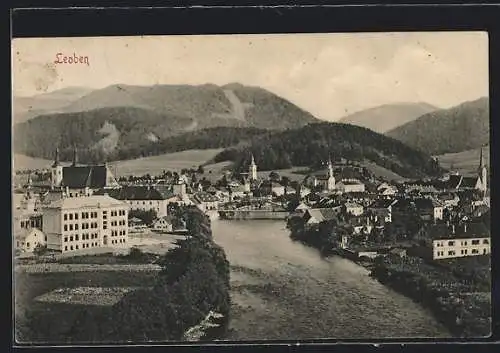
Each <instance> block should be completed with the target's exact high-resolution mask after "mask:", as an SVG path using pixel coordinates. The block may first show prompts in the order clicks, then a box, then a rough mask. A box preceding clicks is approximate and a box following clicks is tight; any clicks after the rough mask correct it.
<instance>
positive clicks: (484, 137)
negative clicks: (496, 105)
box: [386, 97, 490, 155]
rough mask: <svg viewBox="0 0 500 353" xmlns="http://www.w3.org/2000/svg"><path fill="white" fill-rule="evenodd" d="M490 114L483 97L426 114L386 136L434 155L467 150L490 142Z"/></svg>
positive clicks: (486, 100)
mask: <svg viewBox="0 0 500 353" xmlns="http://www.w3.org/2000/svg"><path fill="white" fill-rule="evenodd" d="M489 114H490V113H489V101H488V98H486V97H484V98H480V99H478V100H475V101H471V102H466V103H463V104H460V105H458V106H456V107H453V108H450V109H442V110H437V111H434V112H431V113H429V114H425V115H423V116H422V117H420V118H418V119H417V120H415V121H412V122H410V123H407V124H405V125H403V126H400V127H398V128H395V129H394V130H391V131H389V132H388V133H387V134H386V135H387V136H390V137H393V138H395V139H398V140H400V141H402V142H404V143H405V144H407V145H409V146H412V147H414V148H416V149H419V150H421V151H423V152H426V153H429V154H432V155H440V154H444V153H454V152H462V151H467V150H471V149H476V148H479V147H481V146H482V145H485V144H487V143H488V142H489V140H490V120H489Z"/></svg>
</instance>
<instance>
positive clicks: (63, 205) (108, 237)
mask: <svg viewBox="0 0 500 353" xmlns="http://www.w3.org/2000/svg"><path fill="white" fill-rule="evenodd" d="M128 209H129V206H128V205H127V204H126V203H125V202H122V201H119V200H116V199H113V198H111V197H109V196H108V195H93V196H81V197H69V198H63V199H61V200H58V201H54V202H53V203H51V204H50V205H48V206H47V207H45V208H44V209H43V233H44V234H45V235H46V236H47V248H48V249H51V250H57V251H61V252H68V251H74V250H80V249H88V248H94V247H119V246H123V245H125V244H126V243H127V242H128Z"/></svg>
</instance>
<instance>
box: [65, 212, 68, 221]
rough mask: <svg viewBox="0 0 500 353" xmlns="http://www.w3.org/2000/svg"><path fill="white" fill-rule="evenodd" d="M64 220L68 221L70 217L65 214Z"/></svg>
mask: <svg viewBox="0 0 500 353" xmlns="http://www.w3.org/2000/svg"><path fill="white" fill-rule="evenodd" d="M64 220H65V221H67V220H68V215H67V214H66V213H65V214H64Z"/></svg>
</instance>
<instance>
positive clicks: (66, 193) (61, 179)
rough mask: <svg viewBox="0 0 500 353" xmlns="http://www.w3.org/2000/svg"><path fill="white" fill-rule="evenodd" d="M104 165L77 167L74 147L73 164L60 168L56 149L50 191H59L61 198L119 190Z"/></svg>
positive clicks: (118, 185)
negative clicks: (104, 190) (97, 191)
mask: <svg viewBox="0 0 500 353" xmlns="http://www.w3.org/2000/svg"><path fill="white" fill-rule="evenodd" d="M119 187H120V184H119V183H118V182H117V181H116V179H115V177H114V175H113V174H112V173H111V171H110V170H109V168H108V167H107V165H106V164H102V165H78V159H77V151H76V147H75V148H74V151H73V163H72V164H71V165H70V166H62V165H61V164H60V162H59V149H56V154H55V159H54V163H53V164H52V167H51V189H52V190H53V191H54V190H60V191H61V192H62V197H78V196H90V195H92V194H93V192H95V191H96V190H99V189H112V188H119Z"/></svg>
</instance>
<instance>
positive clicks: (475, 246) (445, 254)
mask: <svg viewBox="0 0 500 353" xmlns="http://www.w3.org/2000/svg"><path fill="white" fill-rule="evenodd" d="M490 253H491V247H490V237H476V238H451V239H436V240H433V242H432V254H433V256H432V258H433V259H434V260H440V259H450V258H454V257H465V256H478V255H487V254H490Z"/></svg>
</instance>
